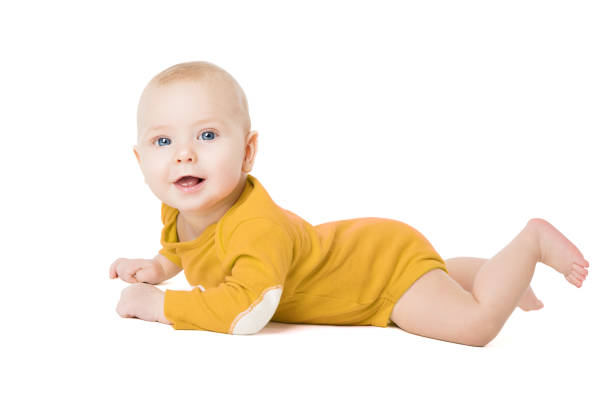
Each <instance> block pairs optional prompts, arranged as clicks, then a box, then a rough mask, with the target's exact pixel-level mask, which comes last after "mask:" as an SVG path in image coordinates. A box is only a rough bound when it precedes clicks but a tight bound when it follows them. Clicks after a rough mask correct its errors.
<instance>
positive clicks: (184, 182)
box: [174, 176, 204, 188]
mask: <svg viewBox="0 0 612 395" xmlns="http://www.w3.org/2000/svg"><path fill="white" fill-rule="evenodd" d="M202 181H204V179H203V178H200V177H195V176H183V177H181V178H179V179H178V180H176V181H174V183H175V184H178V185H180V186H182V187H183V188H190V187H193V186H195V185H198V184H199V183H201V182H202Z"/></svg>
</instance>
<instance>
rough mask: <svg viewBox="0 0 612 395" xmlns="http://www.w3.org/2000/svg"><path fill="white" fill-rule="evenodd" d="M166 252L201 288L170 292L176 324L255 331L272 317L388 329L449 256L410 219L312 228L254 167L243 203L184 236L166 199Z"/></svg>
mask: <svg viewBox="0 0 612 395" xmlns="http://www.w3.org/2000/svg"><path fill="white" fill-rule="evenodd" d="M161 213H162V222H163V224H164V227H163V229H162V233H161V244H162V249H161V250H159V253H160V254H162V255H164V256H165V257H167V258H168V259H169V260H171V261H172V262H174V263H175V264H176V265H178V266H180V267H182V268H183V270H184V272H185V277H186V278H187V281H188V282H189V284H191V286H192V287H193V289H191V290H190V291H184V290H180V291H179V290H166V292H165V298H164V315H165V316H166V318H167V319H168V320H169V321H170V322H172V325H173V327H174V329H196V330H208V331H215V332H220V333H229V334H253V333H256V332H258V331H259V330H261V329H262V328H263V327H264V326H265V325H266V324H267V323H268V322H269V321H271V320H272V321H277V322H286V323H307V324H328V325H374V326H380V327H386V326H387V325H388V324H390V323H391V321H390V320H389V317H390V315H391V311H392V309H393V305H394V304H395V303H396V302H397V300H398V299H399V298H400V297H401V296H402V294H403V293H404V292H405V291H406V290H407V289H408V288H409V287H410V286H411V285H412V284H413V283H414V281H416V280H417V279H418V278H419V277H420V276H422V275H423V274H425V273H426V272H428V271H430V270H433V269H436V268H439V269H442V270H444V271H445V272H447V273H448V270H447V269H446V265H445V263H444V260H443V259H442V258H441V257H440V255H439V254H438V253H437V252H436V250H435V249H434V248H433V246H432V245H431V244H430V243H429V241H428V240H427V239H426V238H425V237H424V236H423V235H422V234H421V233H419V232H418V231H417V230H416V229H414V228H412V227H411V226H409V225H407V224H405V223H403V222H400V221H396V220H392V219H386V218H374V217H368V218H354V219H348V220H341V221H335V222H328V223H324V224H320V225H316V226H312V225H311V224H309V223H308V222H306V221H305V220H303V219H302V218H300V217H298V216H297V215H295V214H294V213H292V212H291V211H288V210H285V209H283V208H281V207H279V206H277V205H276V204H275V203H274V202H273V201H272V199H271V198H270V196H269V195H268V193H267V192H266V190H265V189H264V188H263V186H262V185H261V184H260V182H259V180H257V179H256V178H255V177H254V176H252V175H251V174H248V175H247V182H246V184H245V187H244V190H243V192H242V194H241V195H240V197H239V198H238V200H237V201H236V203H235V204H234V205H233V206H232V207H231V208H230V209H229V210H228V211H227V212H226V213H225V214H224V215H223V217H221V219H220V220H219V221H217V222H216V223H214V224H211V225H210V226H209V227H207V228H206V229H205V230H204V231H203V232H202V233H201V234H200V235H199V236H198V237H197V238H196V239H194V240H190V241H186V242H180V241H179V240H178V234H177V231H176V218H177V215H178V210H177V209H175V208H173V207H170V206H168V205H166V204H165V203H162V209H161Z"/></svg>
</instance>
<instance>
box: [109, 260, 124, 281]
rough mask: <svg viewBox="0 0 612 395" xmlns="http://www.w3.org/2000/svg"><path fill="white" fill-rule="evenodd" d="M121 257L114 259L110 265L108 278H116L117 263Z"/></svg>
mask: <svg viewBox="0 0 612 395" xmlns="http://www.w3.org/2000/svg"><path fill="white" fill-rule="evenodd" d="M121 259H122V258H119V259H116V260H115V262H113V263H112V264H111V266H110V271H109V273H108V274H109V276H110V278H117V265H118V264H119V261H120V260H121Z"/></svg>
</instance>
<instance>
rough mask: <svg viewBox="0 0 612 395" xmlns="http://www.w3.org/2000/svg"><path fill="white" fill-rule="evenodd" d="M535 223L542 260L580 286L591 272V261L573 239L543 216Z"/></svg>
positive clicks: (534, 220)
mask: <svg viewBox="0 0 612 395" xmlns="http://www.w3.org/2000/svg"><path fill="white" fill-rule="evenodd" d="M531 221H532V222H533V223H534V224H535V225H534V226H535V227H536V229H537V231H538V236H539V242H540V251H541V256H540V262H543V263H544V264H546V265H548V266H550V267H552V268H553V269H555V270H556V271H558V272H559V273H561V274H563V275H564V276H565V278H566V280H567V281H568V282H570V283H571V284H574V285H575V286H576V287H578V288H580V287H581V286H582V282H583V281H584V280H585V278H586V276H587V275H588V274H589V272H588V270H587V269H586V268H587V267H589V262H587V260H586V259H584V256H583V255H582V253H581V252H580V250H579V249H578V247H576V246H575V245H574V244H573V243H572V242H571V241H569V240H568V239H567V238H566V237H565V236H564V235H563V234H562V233H561V232H559V231H558V230H557V228H555V227H554V226H552V225H551V224H550V223H549V222H548V221H546V220H544V219H541V218H534V219H533V220H531Z"/></svg>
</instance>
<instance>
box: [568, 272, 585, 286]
mask: <svg viewBox="0 0 612 395" xmlns="http://www.w3.org/2000/svg"><path fill="white" fill-rule="evenodd" d="M566 278H567V281H569V282H570V283H572V284H574V285H575V286H577V287H580V286H581V285H582V280H581V279H580V278H578V277H577V276H576V273H574V272H572V273H570V274H568V275H567V276H566Z"/></svg>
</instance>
